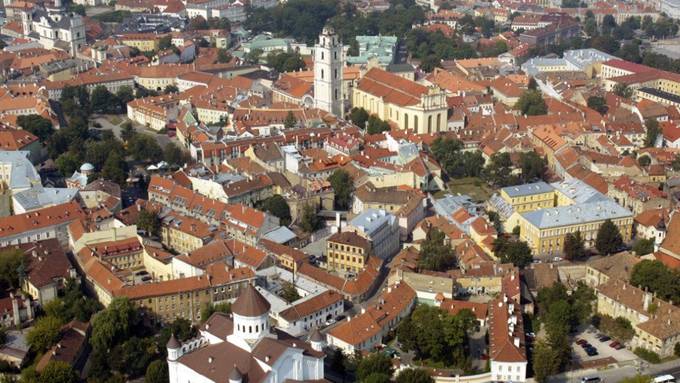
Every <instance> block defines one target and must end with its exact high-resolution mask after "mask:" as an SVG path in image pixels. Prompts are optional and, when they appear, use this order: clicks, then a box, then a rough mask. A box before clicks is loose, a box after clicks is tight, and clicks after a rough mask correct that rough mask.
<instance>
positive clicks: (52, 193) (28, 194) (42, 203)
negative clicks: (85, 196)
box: [12, 186, 78, 211]
mask: <svg viewBox="0 0 680 383" xmlns="http://www.w3.org/2000/svg"><path fill="white" fill-rule="evenodd" d="M77 194H78V189H72V188H63V189H62V188H54V189H52V188H44V187H42V186H38V187H34V188H32V189H29V190H24V191H21V192H18V193H14V195H12V199H14V201H15V202H16V203H17V204H19V205H20V206H22V207H23V208H24V209H25V210H26V211H29V210H36V209H40V208H43V207H48V206H54V205H60V204H62V203H66V202H70V201H71V200H73V199H74V198H75V197H76V195H77Z"/></svg>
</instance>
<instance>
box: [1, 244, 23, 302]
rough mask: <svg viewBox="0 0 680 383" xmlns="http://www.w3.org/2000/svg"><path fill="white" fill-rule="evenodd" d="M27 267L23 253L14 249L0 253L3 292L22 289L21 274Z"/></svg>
mask: <svg viewBox="0 0 680 383" xmlns="http://www.w3.org/2000/svg"><path fill="white" fill-rule="evenodd" d="M25 266H26V265H25V259H24V253H23V251H21V250H19V249H12V248H7V249H5V250H2V251H0V286H1V287H2V289H3V291H6V290H8V289H9V290H16V289H18V288H20V287H21V278H22V275H21V274H22V272H23V270H25Z"/></svg>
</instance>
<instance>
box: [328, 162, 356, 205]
mask: <svg viewBox="0 0 680 383" xmlns="http://www.w3.org/2000/svg"><path fill="white" fill-rule="evenodd" d="M328 182H330V183H331V187H332V188H333V192H334V193H335V208H336V209H338V210H347V209H349V208H350V207H351V205H352V193H354V180H353V179H352V176H351V175H350V174H349V173H348V172H347V171H346V170H343V169H338V170H336V171H334V172H333V174H331V175H330V176H329V177H328Z"/></svg>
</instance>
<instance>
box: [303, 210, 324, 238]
mask: <svg viewBox="0 0 680 383" xmlns="http://www.w3.org/2000/svg"><path fill="white" fill-rule="evenodd" d="M321 225H322V222H321V219H320V218H319V216H318V215H316V209H315V208H314V206H312V205H309V204H305V205H304V206H303V207H302V214H300V228H301V229H302V230H304V231H305V232H307V233H313V232H315V231H316V230H319V228H320V227H321Z"/></svg>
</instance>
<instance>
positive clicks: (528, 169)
mask: <svg viewBox="0 0 680 383" xmlns="http://www.w3.org/2000/svg"><path fill="white" fill-rule="evenodd" d="M519 161H520V166H521V168H522V182H524V183H528V182H532V181H536V180H541V179H544V178H545V172H546V169H547V168H548V161H546V160H545V159H544V158H543V157H541V156H539V155H538V153H536V152H534V151H531V152H526V153H525V152H522V153H520V155H519Z"/></svg>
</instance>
